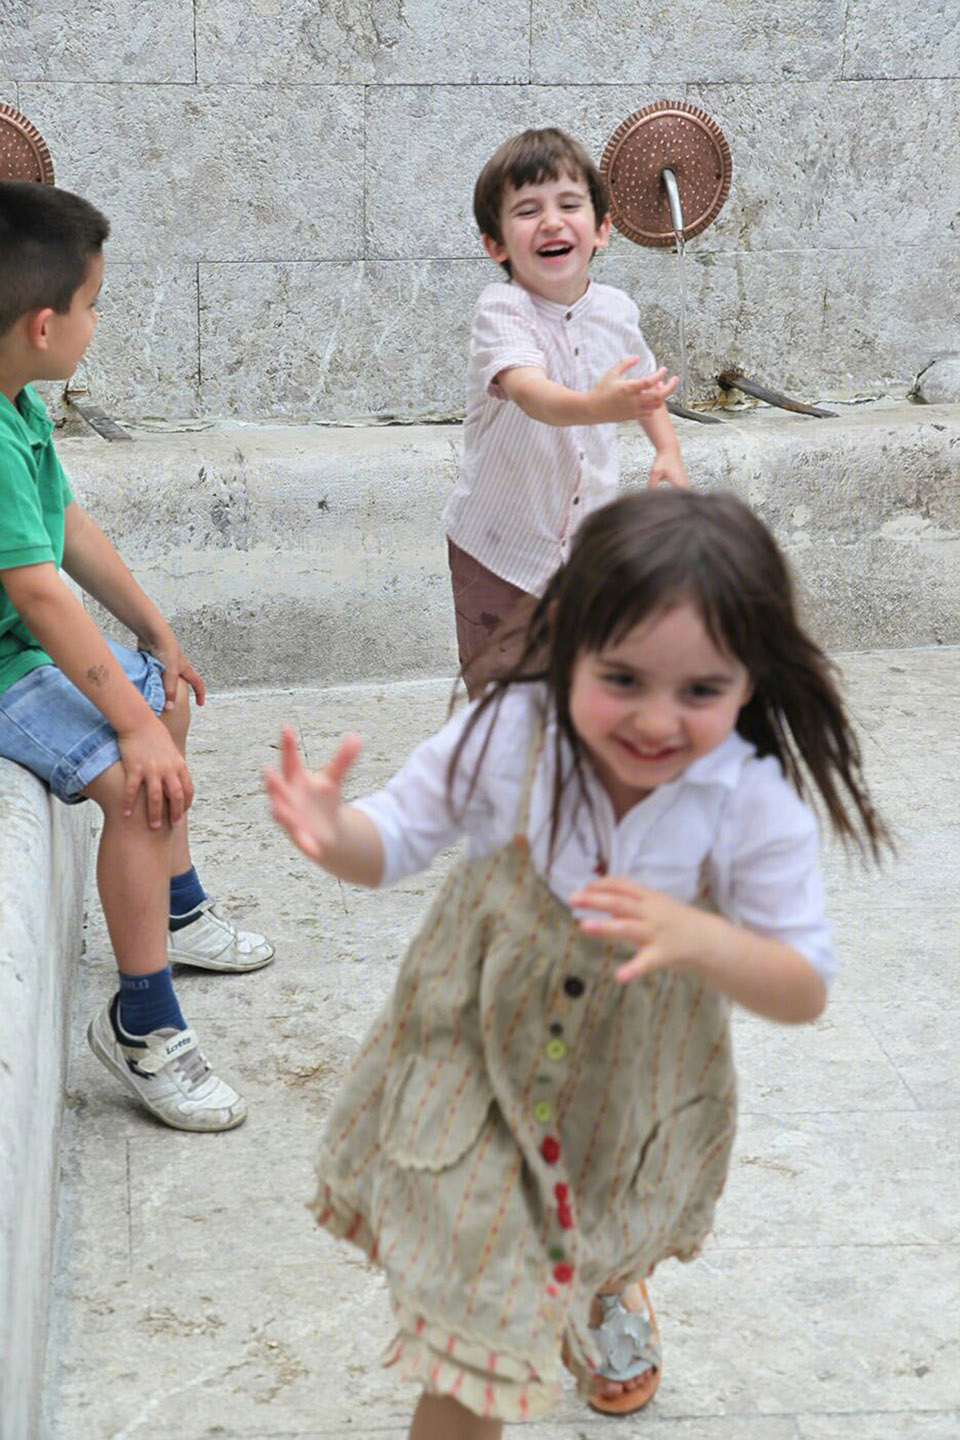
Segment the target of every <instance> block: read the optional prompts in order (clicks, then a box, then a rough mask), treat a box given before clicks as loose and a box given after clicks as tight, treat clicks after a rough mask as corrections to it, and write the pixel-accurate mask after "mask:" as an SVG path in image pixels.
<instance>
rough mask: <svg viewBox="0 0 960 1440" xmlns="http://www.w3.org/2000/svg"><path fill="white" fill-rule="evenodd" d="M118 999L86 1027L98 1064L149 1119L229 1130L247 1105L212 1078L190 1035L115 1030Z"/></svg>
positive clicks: (183, 1127) (243, 1116)
mask: <svg viewBox="0 0 960 1440" xmlns="http://www.w3.org/2000/svg"><path fill="white" fill-rule="evenodd" d="M119 1000H120V996H119V995H114V997H113V999H112V1000H111V1001H110V1002H109V1003H108V1004H107V1005H105V1006H104V1007H103V1009H102V1010H101V1011H100V1013H99V1015H96V1016H94V1018H93V1019H92V1020H91V1021H90V1028H89V1029H88V1030H87V1039H88V1040H89V1041H90V1048H91V1050H92V1051H93V1053H94V1055H96V1057H97V1059H98V1060H102V1061H103V1063H104V1065H106V1067H107V1069H108V1070H112V1071H113V1073H114V1075H116V1077H117V1079H118V1080H119V1081H120V1082H121V1083H122V1084H123V1085H125V1086H126V1087H127V1089H128V1090H130V1091H131V1092H132V1093H133V1094H134V1095H135V1096H136V1097H137V1099H138V1100H139V1101H140V1104H141V1105H144V1106H145V1107H146V1108H147V1109H148V1110H149V1111H150V1113H151V1115H156V1117H157V1119H158V1120H162V1121H163V1123H164V1124H165V1125H172V1126H173V1128H174V1130H232V1129H233V1127H234V1126H235V1125H240V1124H241V1123H242V1122H243V1121H244V1120H245V1119H246V1115H247V1105H246V1101H245V1100H244V1099H243V1098H242V1097H241V1096H240V1095H238V1094H237V1092H236V1090H234V1089H232V1088H231V1087H230V1086H229V1085H228V1084H227V1083H226V1081H224V1080H221V1079H219V1077H218V1076H216V1075H214V1073H213V1071H212V1070H211V1069H210V1066H209V1065H208V1064H207V1062H206V1060H205V1059H204V1057H203V1055H202V1054H201V1053H200V1050H199V1048H198V1045H197V1037H196V1035H195V1034H194V1033H193V1031H192V1030H173V1029H169V1028H166V1029H163V1030H154V1031H152V1032H151V1034H149V1035H144V1036H143V1037H139V1036H136V1035H128V1034H127V1033H126V1032H125V1031H123V1030H122V1029H121V1027H120V1023H119V1019H118V1014H117V1010H118V1005H119Z"/></svg>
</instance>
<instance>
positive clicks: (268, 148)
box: [20, 84, 363, 261]
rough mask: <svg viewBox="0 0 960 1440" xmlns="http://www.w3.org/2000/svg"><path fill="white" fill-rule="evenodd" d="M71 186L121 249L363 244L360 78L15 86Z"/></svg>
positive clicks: (318, 251)
mask: <svg viewBox="0 0 960 1440" xmlns="http://www.w3.org/2000/svg"><path fill="white" fill-rule="evenodd" d="M20 96H21V102H22V105H23V108H24V109H25V110H26V112H27V113H28V114H29V115H30V117H31V119H32V120H33V121H34V123H35V124H36V125H37V126H38V128H39V129H40V130H41V132H42V133H43V135H44V137H45V138H46V141H47V144H48V145H49V147H50V150H51V153H52V154H53V156H54V161H55V164H56V166H57V178H58V181H59V183H60V184H62V185H64V186H65V187H66V188H67V189H72V190H76V191H78V192H79V193H80V194H83V195H87V196H89V198H90V199H92V200H93V201H94V202H95V203H96V204H98V205H99V206H100V207H101V209H103V210H104V211H105V212H106V213H107V215H108V216H110V217H111V218H112V219H113V221H114V234H113V239H112V251H111V253H112V254H113V255H114V256H115V257H116V258H117V259H123V260H131V261H139V260H142V259H143V258H144V257H146V256H149V257H151V258H160V259H163V260H164V261H169V260H188V259H189V260H196V259H198V258H202V259H217V260H241V259H266V258H268V257H269V258H271V259H300V258H304V257H309V258H311V259H323V258H327V257H331V256H337V257H340V256H352V255H358V254H359V253H360V251H361V231H362V223H361V215H362V204H363V196H362V176H361V169H360V164H359V157H360V155H361V154H362V111H363V97H362V91H361V89H360V88H359V87H351V86H310V87H308V88H295V89H292V90H291V89H288V88H280V87H272V88H266V87H251V86H243V85H219V86H216V87H210V86H180V85H33V84H30V85H21V87H20Z"/></svg>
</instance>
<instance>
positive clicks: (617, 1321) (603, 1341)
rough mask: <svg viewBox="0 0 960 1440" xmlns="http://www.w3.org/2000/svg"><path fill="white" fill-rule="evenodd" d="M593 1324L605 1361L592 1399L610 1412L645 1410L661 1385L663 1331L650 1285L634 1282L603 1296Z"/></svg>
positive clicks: (597, 1301) (597, 1407)
mask: <svg viewBox="0 0 960 1440" xmlns="http://www.w3.org/2000/svg"><path fill="white" fill-rule="evenodd" d="M590 1323H591V1328H592V1331H593V1337H594V1340H595V1341H596V1343H597V1346H598V1348H599V1350H600V1353H601V1355H602V1356H603V1361H602V1363H601V1366H600V1369H599V1370H598V1371H597V1374H596V1377H595V1378H594V1382H593V1390H592V1393H591V1395H590V1397H589V1400H588V1403H589V1404H590V1405H591V1406H592V1408H593V1409H594V1410H601V1411H604V1412H606V1413H609V1414H623V1415H625V1414H629V1413H630V1412H631V1411H634V1410H641V1409H642V1408H643V1406H644V1405H647V1404H649V1402H650V1401H651V1400H652V1399H653V1397H654V1395H655V1393H656V1390H657V1386H658V1385H659V1384H660V1333H659V1331H658V1329H657V1322H656V1319H655V1317H654V1314H653V1307H652V1306H651V1304H650V1297H649V1295H648V1294H647V1287H646V1286H645V1285H644V1284H643V1283H642V1281H635V1282H634V1283H633V1284H630V1285H627V1286H626V1287H625V1289H624V1290H623V1291H622V1293H621V1294H620V1295H598V1296H597V1297H596V1299H595V1300H594V1302H593V1309H592V1312H591V1315H590Z"/></svg>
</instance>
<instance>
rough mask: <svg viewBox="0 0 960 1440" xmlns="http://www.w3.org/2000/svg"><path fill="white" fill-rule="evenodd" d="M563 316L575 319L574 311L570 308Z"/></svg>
mask: <svg viewBox="0 0 960 1440" xmlns="http://www.w3.org/2000/svg"><path fill="white" fill-rule="evenodd" d="M563 318H564V320H572V319H573V311H572V310H568V311H567V313H566V315H564V317H563Z"/></svg>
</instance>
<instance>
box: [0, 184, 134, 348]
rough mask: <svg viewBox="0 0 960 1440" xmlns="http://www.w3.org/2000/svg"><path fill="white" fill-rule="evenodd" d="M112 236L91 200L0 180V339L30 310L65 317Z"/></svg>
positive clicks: (51, 188) (35, 186)
mask: <svg viewBox="0 0 960 1440" xmlns="http://www.w3.org/2000/svg"><path fill="white" fill-rule="evenodd" d="M109 233H110V225H109V222H108V221H107V219H106V217H105V216H103V215H101V214H100V211H99V210H97V209H96V208H95V207H94V206H93V205H91V204H90V202H89V200H83V199H81V197H80V196H79V195H73V194H71V193H70V191H69V190H59V189H57V188H56V187H55V186H53V185H37V184H35V183H33V182H32V181H17V180H6V181H0V336H3V335H5V334H6V333H7V331H8V330H10V329H11V328H12V327H13V326H14V325H15V324H16V323H17V321H18V320H19V319H20V316H21V315H26V314H27V312H28V311H30V310H46V309H48V308H49V309H51V310H54V311H56V313H57V314H58V315H65V314H66V313H67V311H68V310H69V309H70V306H71V304H72V303H73V297H74V295H75V294H76V293H77V291H78V290H79V289H80V286H81V285H82V284H83V282H84V281H85V280H86V278H87V271H88V268H89V265H90V260H91V258H92V256H94V255H96V254H98V253H99V251H100V250H101V248H102V246H103V242H104V240H106V238H107V236H108V235H109Z"/></svg>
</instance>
